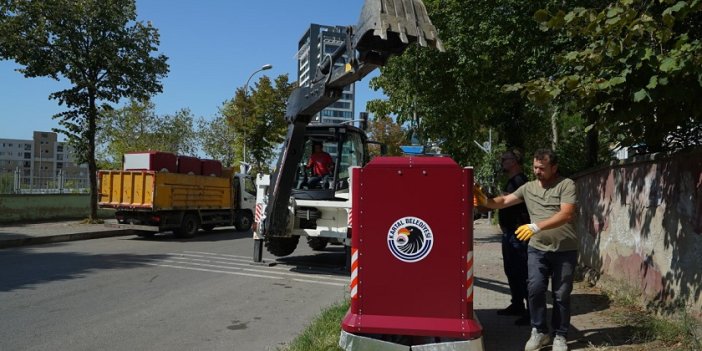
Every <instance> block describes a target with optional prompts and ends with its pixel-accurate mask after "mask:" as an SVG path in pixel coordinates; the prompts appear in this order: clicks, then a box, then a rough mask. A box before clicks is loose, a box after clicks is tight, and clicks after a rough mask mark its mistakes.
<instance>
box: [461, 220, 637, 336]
mask: <svg viewBox="0 0 702 351" xmlns="http://www.w3.org/2000/svg"><path fill="white" fill-rule="evenodd" d="M474 255H475V256H474V257H475V275H476V280H475V302H474V309H475V311H476V313H477V315H478V318H479V319H480V322H481V323H482V325H483V338H484V343H485V350H523V349H524V344H525V343H526V341H527V339H529V335H530V333H531V326H528V325H527V326H516V325H514V321H515V320H516V319H517V318H518V317H513V316H498V315H497V310H499V309H502V308H505V307H507V306H508V305H509V304H510V293H509V286H508V285H507V278H506V277H505V274H504V271H503V266H502V247H501V232H500V229H499V227H497V226H492V225H490V224H489V223H488V221H487V219H479V220H477V221H475V223H474ZM571 307H572V318H571V329H570V331H569V333H568V346H569V348H570V350H622V349H625V350H646V349H647V348H646V346H647V345H645V344H638V345H632V341H631V330H630V328H629V327H627V326H622V325H618V324H617V323H616V322H614V321H613V320H612V319H610V318H609V316H611V315H612V313H613V312H614V309H615V307H613V306H611V304H610V301H609V298H608V297H607V296H605V295H602V294H601V293H600V292H599V290H598V289H596V288H592V287H589V286H588V284H587V283H584V282H576V284H575V286H574V289H573V293H572V295H571ZM550 309H551V303H550V297H549V315H550ZM549 321H550V317H549ZM542 350H551V346H550V345H549V346H547V347H545V348H543V349H542Z"/></svg>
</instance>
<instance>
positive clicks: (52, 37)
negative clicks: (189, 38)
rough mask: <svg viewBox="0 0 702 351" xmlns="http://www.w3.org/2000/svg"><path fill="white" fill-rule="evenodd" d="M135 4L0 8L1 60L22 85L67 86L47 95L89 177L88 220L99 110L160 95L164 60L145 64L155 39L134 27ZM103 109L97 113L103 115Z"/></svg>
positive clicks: (11, 2) (47, 3)
mask: <svg viewBox="0 0 702 351" xmlns="http://www.w3.org/2000/svg"><path fill="white" fill-rule="evenodd" d="M136 18H137V14H136V5H135V1H134V0H99V1H98V0H41V1H38V0H34V1H32V0H4V1H2V2H0V59H10V60H14V61H15V62H17V63H18V64H20V65H21V66H23V68H21V69H19V71H20V72H21V73H22V74H24V76H25V77H28V78H29V77H51V78H53V79H56V80H66V81H68V82H70V85H71V87H70V88H68V89H65V90H61V91H57V92H54V93H52V94H51V95H50V96H49V98H50V99H55V100H58V103H59V104H60V105H65V106H66V108H67V110H66V111H65V112H62V113H59V114H57V115H56V116H54V118H56V119H58V120H59V124H60V125H61V127H62V129H60V130H59V131H60V132H62V133H64V134H66V135H67V136H68V138H69V142H70V143H71V144H72V146H73V147H74V148H75V150H76V152H77V156H78V158H79V160H78V161H79V162H80V163H83V162H87V163H88V169H89V173H90V193H91V195H92V196H91V206H90V207H91V213H90V217H91V218H95V217H96V216H97V195H96V193H97V179H96V171H97V165H96V161H95V137H96V133H97V120H98V118H99V110H100V107H99V105H101V104H108V103H118V102H119V101H120V99H122V98H124V97H134V98H139V99H143V98H147V97H148V96H150V95H152V94H154V93H156V92H160V91H161V89H162V87H161V83H160V81H159V80H160V79H161V78H162V77H163V76H165V75H166V73H167V72H168V65H167V64H166V57H165V56H164V55H159V56H157V57H153V56H151V54H152V52H153V51H155V50H156V49H157V46H158V44H159V36H158V31H157V30H156V28H154V27H153V26H151V24H150V23H146V24H144V23H143V22H139V21H137V20H136ZM103 109H104V107H103Z"/></svg>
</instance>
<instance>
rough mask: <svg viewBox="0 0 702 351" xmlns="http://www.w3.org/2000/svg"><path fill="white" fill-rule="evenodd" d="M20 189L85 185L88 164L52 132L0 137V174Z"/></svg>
mask: <svg viewBox="0 0 702 351" xmlns="http://www.w3.org/2000/svg"><path fill="white" fill-rule="evenodd" d="M10 175H12V178H13V179H14V183H15V187H17V188H21V189H62V188H87V187H88V167H87V165H79V164H77V162H76V158H75V155H74V152H73V150H72V148H71V147H70V146H69V145H68V143H66V142H61V141H58V135H57V134H56V133H54V132H41V131H35V132H34V133H33V138H32V139H29V140H27V139H0V176H3V177H10Z"/></svg>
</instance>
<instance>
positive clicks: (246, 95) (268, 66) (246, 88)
mask: <svg viewBox="0 0 702 351" xmlns="http://www.w3.org/2000/svg"><path fill="white" fill-rule="evenodd" d="M271 68H273V65H271V64H265V65H263V66H261V68H259V69H258V70H256V71H254V72H253V73H251V75H250V76H249V79H247V80H246V84H244V100H245V101H244V102H248V101H247V100H248V99H249V82H250V81H251V78H253V76H254V75H255V74H256V73H258V72H261V71H266V70H269V69H271ZM246 113H248V111H244V150H243V151H244V152H243V153H244V157H243V158H244V163H247V159H246Z"/></svg>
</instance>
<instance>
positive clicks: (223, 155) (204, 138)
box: [197, 109, 236, 167]
mask: <svg viewBox="0 0 702 351" xmlns="http://www.w3.org/2000/svg"><path fill="white" fill-rule="evenodd" d="M197 125H198V127H197V135H198V139H199V140H200V145H201V146H202V151H204V152H205V154H206V155H207V156H208V157H211V158H213V159H215V160H220V161H222V164H223V165H224V166H225V167H232V166H234V160H235V154H236V153H235V148H236V134H235V133H234V128H233V127H232V126H231V124H230V123H229V121H227V119H226V117H225V116H224V115H223V111H222V110H221V109H220V111H219V114H218V115H217V116H216V117H215V118H214V119H213V120H211V121H208V120H205V119H200V120H198V122H197Z"/></svg>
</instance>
